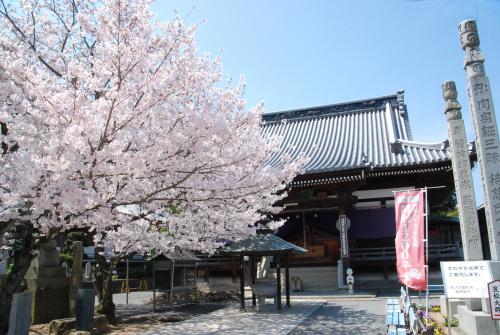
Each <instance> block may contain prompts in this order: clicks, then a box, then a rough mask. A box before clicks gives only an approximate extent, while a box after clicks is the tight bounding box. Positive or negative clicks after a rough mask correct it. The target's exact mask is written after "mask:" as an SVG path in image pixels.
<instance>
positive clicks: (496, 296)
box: [488, 280, 500, 320]
mask: <svg viewBox="0 0 500 335" xmlns="http://www.w3.org/2000/svg"><path fill="white" fill-rule="evenodd" d="M488 295H489V297H490V315H491V319H492V320H500V280H494V281H492V282H491V283H488Z"/></svg>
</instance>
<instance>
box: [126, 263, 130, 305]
mask: <svg viewBox="0 0 500 335" xmlns="http://www.w3.org/2000/svg"><path fill="white" fill-rule="evenodd" d="M128 271H129V259H128V258H127V273H126V274H125V289H126V292H127V293H126V294H125V304H126V305H128V291H129V288H130V286H129V281H128V280H129V275H128V273H129V272H128Z"/></svg>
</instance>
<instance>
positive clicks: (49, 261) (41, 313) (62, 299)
mask: <svg viewBox="0 0 500 335" xmlns="http://www.w3.org/2000/svg"><path fill="white" fill-rule="evenodd" d="M25 280H26V286H27V290H28V291H29V292H31V293H32V295H33V300H32V308H31V317H32V324H39V323H45V322H49V321H51V320H53V319H59V318H64V317H67V316H68V283H67V279H66V273H65V270H64V268H63V267H61V266H60V265H59V251H58V250H57V249H56V242H55V241H54V240H49V241H47V242H44V243H43V244H41V245H40V250H39V254H38V256H37V257H36V258H35V259H34V260H33V261H32V262H31V266H30V268H29V270H28V272H27V273H26V277H25Z"/></svg>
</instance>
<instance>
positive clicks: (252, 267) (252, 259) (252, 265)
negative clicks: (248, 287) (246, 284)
mask: <svg viewBox="0 0 500 335" xmlns="http://www.w3.org/2000/svg"><path fill="white" fill-rule="evenodd" d="M255 275H256V273H255V256H254V255H252V256H250V278H251V279H252V285H253V284H255ZM256 305H257V298H256V296H255V294H254V293H253V290H252V306H253V307H255V306H256Z"/></svg>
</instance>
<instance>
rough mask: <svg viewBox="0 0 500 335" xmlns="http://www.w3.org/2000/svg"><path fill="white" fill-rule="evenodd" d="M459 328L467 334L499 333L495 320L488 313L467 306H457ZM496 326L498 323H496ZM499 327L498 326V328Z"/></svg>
mask: <svg viewBox="0 0 500 335" xmlns="http://www.w3.org/2000/svg"><path fill="white" fill-rule="evenodd" d="M457 310H458V320H459V328H460V329H461V330H462V331H463V332H464V333H465V334H467V335H485V334H491V335H493V334H499V333H498V332H497V328H496V326H495V322H498V321H493V320H491V317H490V315H489V314H486V313H484V312H482V311H470V310H469V309H468V308H467V306H465V305H462V306H458V307H457ZM497 326H498V325H497ZM499 329H500V328H499Z"/></svg>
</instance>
